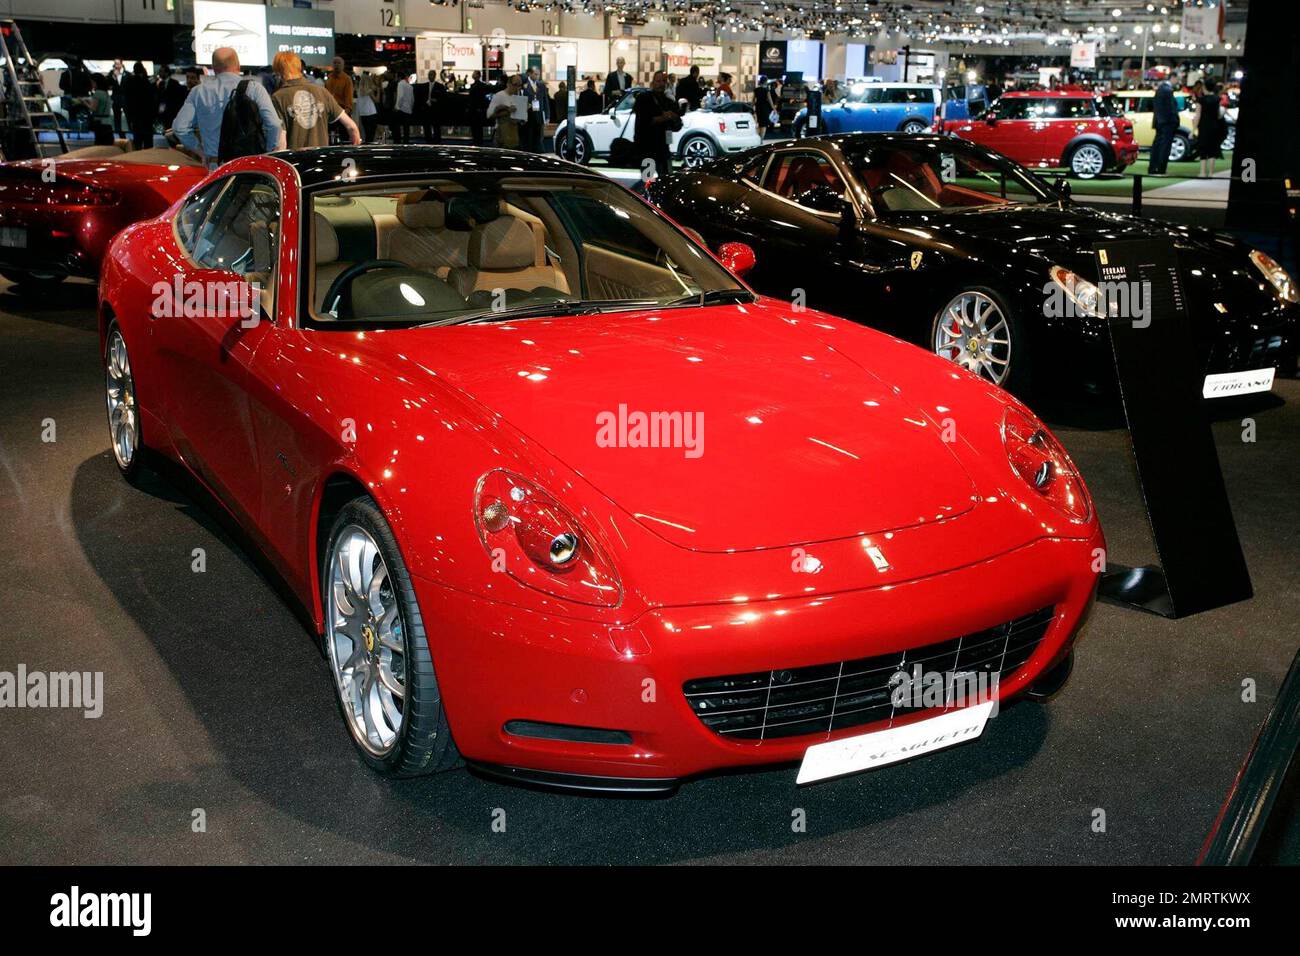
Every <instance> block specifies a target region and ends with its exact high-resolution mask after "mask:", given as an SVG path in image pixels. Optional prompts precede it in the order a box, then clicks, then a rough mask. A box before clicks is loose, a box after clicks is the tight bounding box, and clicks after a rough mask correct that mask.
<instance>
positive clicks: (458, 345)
mask: <svg viewBox="0 0 1300 956" xmlns="http://www.w3.org/2000/svg"><path fill="white" fill-rule="evenodd" d="M813 314H814V313H804V319H805V321H799V320H798V319H796V318H795V317H794V316H793V314H792V313H791V312H790V311H789V310H788V309H784V308H778V307H774V306H769V305H765V304H754V305H745V306H717V307H709V308H684V309H669V310H659V311H638V312H627V313H614V314H605V315H597V316H579V317H568V318H561V319H554V320H536V319H534V320H526V321H519V322H514V323H503V324H499V325H486V326H463V327H451V328H443V329H425V330H410V331H408V332H403V333H398V334H399V335H400V336H401V341H400V351H401V352H402V353H403V355H404V356H405V357H406V358H407V359H412V360H414V361H415V362H416V363H417V364H418V365H420V366H423V367H425V368H426V369H427V370H429V371H430V372H432V373H433V374H436V375H437V376H438V378H439V379H440V380H441V381H443V382H445V383H447V384H450V385H453V386H454V387H456V388H457V389H458V390H460V391H461V392H463V393H465V394H466V395H468V396H469V397H471V398H472V399H474V400H475V401H477V402H478V403H480V404H482V405H483V406H485V407H486V409H488V410H489V411H490V412H492V413H495V414H497V415H499V416H501V417H502V418H504V419H505V420H506V421H507V422H509V424H510V425H512V426H513V427H514V428H515V429H516V430H518V431H519V432H521V433H523V435H525V436H526V437H527V439H529V440H531V441H533V442H536V443H538V444H539V445H541V446H542V447H544V448H545V449H546V451H547V452H549V453H550V454H551V455H553V456H555V457H556V458H558V459H559V460H560V461H562V462H563V463H564V464H565V465H567V466H568V467H569V468H570V469H572V470H573V471H574V472H576V473H578V474H579V475H581V476H582V477H583V478H585V479H586V480H587V481H588V482H589V483H590V484H591V485H592V486H594V487H595V488H596V489H597V490H598V491H599V492H601V493H602V494H603V495H604V496H605V497H607V498H608V499H610V500H612V501H613V502H614V503H615V504H617V505H618V506H619V507H620V508H621V509H622V510H623V511H625V512H627V514H628V515H630V516H631V517H632V518H634V519H635V520H636V521H637V522H639V523H640V524H641V525H642V526H643V527H645V528H647V529H649V530H651V531H653V532H654V533H656V534H658V535H659V536H661V537H663V538H665V539H667V540H668V541H671V542H673V543H674V544H677V545H680V546H682V547H686V548H691V549H695V550H701V551H729V550H755V549H760V548H773V547H788V546H792V545H797V544H803V543H811V542H816V541H828V540H833V539H837V538H844V537H850V536H855V535H861V534H871V533H879V532H885V531H889V530H893V529H898V528H902V527H908V526H912V525H917V524H921V523H926V522H934V521H941V520H946V519H950V518H953V517H956V516H957V515H960V514H962V513H964V512H965V511H967V510H969V509H970V508H971V506H972V500H973V498H974V497H975V495H976V492H975V485H974V483H973V481H972V479H971V477H970V475H969V474H968V473H967V471H966V470H965V469H964V467H963V465H962V463H961V462H960V461H959V460H958V458H957V457H956V455H955V454H954V453H953V450H952V447H951V446H950V445H949V444H948V443H946V442H944V441H943V440H942V439H941V437H940V428H939V426H938V425H937V424H936V423H935V422H934V421H933V420H932V419H931V418H930V417H928V416H927V415H926V413H925V412H923V411H922V410H921V409H920V408H918V407H915V406H914V405H912V404H910V403H908V402H907V401H904V400H903V399H901V398H900V397H899V396H898V394H897V392H896V390H895V389H893V388H891V387H890V386H889V385H887V384H886V382H885V381H883V380H882V378H881V377H878V376H877V375H876V374H873V372H872V371H871V370H868V369H867V368H864V367H863V366H862V365H860V364H857V363H856V362H854V361H853V360H851V359H849V358H847V357H846V356H845V355H843V354H841V353H840V352H838V351H836V350H835V349H834V348H832V347H830V346H828V345H827V344H825V343H824V342H822V341H821V340H820V339H819V338H818V337H817V336H816V335H814V334H811V330H810V329H809V328H808V327H807V324H808V323H807V321H806V320H807V317H808V316H810V315H813ZM871 334H875V333H871ZM916 354H917V358H918V360H920V361H937V360H934V359H931V358H930V357H929V356H925V355H924V354H922V353H921V352H919V351H918V352H917V353H916ZM656 413H658V414H660V415H661V416H666V417H660V418H658V419H651V421H652V422H653V423H654V426H653V427H652V428H651V429H649V430H647V429H645V428H643V427H642V426H643V424H644V421H645V420H644V419H643V418H642V416H652V415H654V414H656ZM656 428H657V431H656V430H655V429H656ZM651 434H655V435H658V436H664V437H666V438H667V442H666V444H667V445H668V446H669V447H662V446H661V447H653V444H654V439H652V438H651V437H650V435H651ZM646 445H651V447H646Z"/></svg>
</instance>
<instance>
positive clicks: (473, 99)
mask: <svg viewBox="0 0 1300 956" xmlns="http://www.w3.org/2000/svg"><path fill="white" fill-rule="evenodd" d="M493 92H495V91H494V90H493V89H492V87H491V86H490V85H489V84H487V83H484V82H483V74H482V73H481V72H480V71H478V70H475V71H474V79H473V82H471V83H470V85H469V135H470V137H471V138H472V139H473V140H474V145H475V146H482V145H483V125H484V123H485V121H486V120H487V105H488V100H490V99H491V98H492V94H493Z"/></svg>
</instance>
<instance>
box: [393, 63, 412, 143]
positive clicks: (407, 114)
mask: <svg viewBox="0 0 1300 956" xmlns="http://www.w3.org/2000/svg"><path fill="white" fill-rule="evenodd" d="M414 113H415V88H414V87H413V86H412V85H411V74H410V73H403V74H402V75H401V76H400V77H398V78H397V82H396V85H395V86H394V88H393V121H392V123H391V124H390V125H391V126H392V131H393V142H394V143H407V142H410V136H411V120H412V119H413V117H414Z"/></svg>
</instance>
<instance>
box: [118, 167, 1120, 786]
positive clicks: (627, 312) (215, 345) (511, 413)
mask: <svg viewBox="0 0 1300 956" xmlns="http://www.w3.org/2000/svg"><path fill="white" fill-rule="evenodd" d="M746 260H749V261H751V262H752V253H751V252H750V251H749V250H748V248H747V247H743V246H742V247H736V246H732V247H730V248H723V249H721V250H719V256H718V257H717V258H715V257H714V255H712V254H711V253H710V252H709V251H708V250H707V249H706V248H704V247H702V246H700V245H698V244H697V243H696V242H695V241H693V239H692V238H691V237H690V236H689V235H688V234H687V233H685V232H683V231H682V230H681V229H679V228H678V227H677V226H675V225H674V224H673V223H671V222H670V221H669V220H668V219H666V218H664V217H663V216H662V215H661V214H659V213H658V212H656V211H655V210H654V209H653V208H651V207H650V206H648V205H647V204H646V203H644V202H643V201H642V200H640V199H639V198H637V197H636V196H634V195H633V194H631V193H630V192H629V191H627V190H625V189H623V188H622V187H620V186H617V185H615V184H614V183H612V182H610V181H609V180H608V179H605V178H603V177H601V176H599V175H596V174H593V173H590V172H588V171H586V170H584V169H582V168H580V167H577V166H574V165H571V164H569V163H565V162H563V161H561V160H559V159H555V158H551V157H542V156H531V155H523V154H518V153H513V152H507V151H500V150H485V149H472V148H454V147H395V148H373V147H371V148H365V147H363V148H351V147H346V148H344V147H340V148H331V149H323V150H313V151H302V152H297V153H280V154H273V155H270V156H261V157H249V158H245V159H240V160H236V161H234V162H231V163H228V164H226V165H225V166H223V167H222V168H221V169H220V170H218V171H217V172H215V173H213V174H212V175H211V176H210V177H208V178H207V179H206V180H205V181H204V182H203V183H202V184H201V185H199V186H198V187H197V188H195V189H194V190H193V191H192V192H191V193H190V194H189V195H188V196H187V197H185V198H184V199H183V200H182V201H180V202H178V203H176V204H175V205H174V206H173V207H172V208H171V209H170V210H168V211H167V212H166V213H165V214H163V215H162V216H160V217H158V218H156V219H153V220H151V221H148V222H142V223H139V224H137V225H134V226H131V227H129V228H128V229H127V230H126V231H125V232H123V233H122V234H121V235H120V236H119V237H118V238H117V239H116V240H115V241H114V242H113V244H112V246H111V247H110V250H109V253H108V257H107V259H106V261H105V265H104V270H103V275H102V279H101V283H100V322H101V334H102V341H103V351H104V357H105V371H106V395H107V407H108V418H109V425H110V433H111V439H112V450H113V454H114V456H115V458H116V460H117V464H118V466H119V467H120V468H121V470H122V471H123V472H124V473H125V475H126V476H127V477H128V478H131V477H133V476H134V475H136V474H137V473H138V470H139V469H140V467H141V465H142V462H143V461H144V460H145V458H144V456H143V454H142V453H143V452H145V451H146V450H148V451H150V452H153V453H155V454H160V455H162V456H165V457H166V458H169V459H173V460H174V461H175V462H178V463H180V464H181V465H183V466H184V468H186V469H188V471H189V472H190V473H192V475H193V476H194V477H195V478H196V479H197V480H198V481H199V482H201V483H202V485H203V486H205V487H206V489H207V490H208V491H210V492H211V495H212V496H213V497H215V498H216V499H217V500H218V501H219V502H221V504H222V506H223V507H224V508H226V509H228V511H229V513H230V515H231V516H232V517H233V518H234V519H235V520H236V521H238V522H239V523H240V524H241V525H242V526H243V528H244V529H246V531H247V534H248V537H249V538H250V539H251V540H252V541H253V543H254V544H255V545H256V546H257V547H258V548H259V549H261V550H263V551H264V552H265V555H266V556H267V557H268V558H269V560H270V562H271V563H272V565H273V566H274V567H275V568H276V570H277V571H278V573H279V574H280V575H281V576H282V577H283V578H284V581H285V583H287V585H288V587H289V589H290V590H291V592H292V593H293V594H294V595H296V596H297V598H298V599H299V600H300V601H301V602H302V605H303V609H304V610H305V612H306V613H307V615H308V616H309V619H310V620H311V621H313V622H314V623H315V627H316V630H317V633H318V635H319V638H320V641H321V644H322V649H323V652H324V656H325V658H326V660H327V661H328V666H329V668H330V670H331V672H332V675H333V678H334V686H335V688H336V690H337V697H338V703H339V707H340V710H341V713H342V716H343V719H344V723H345V725H346V727H347V729H348V731H349V732H350V734H351V736H352V738H353V740H354V742H355V744H356V746H357V748H358V749H359V751H360V753H361V755H362V756H363V758H364V759H365V760H366V761H367V762H368V763H369V764H370V765H371V766H373V767H374V768H376V769H377V770H380V771H382V772H387V773H391V774H395V775H406V774H416V773H423V772H429V771H434V770H439V769H443V768H447V767H450V766H452V765H454V764H456V763H457V762H458V760H459V759H461V758H463V759H464V760H465V761H467V762H469V763H470V764H471V765H475V766H477V767H479V768H481V769H484V770H486V771H488V772H491V773H495V774H497V775H500V776H506V777H511V778H515V779H524V780H529V781H533V782H541V783H545V784H551V785H557V786H566V787H577V788H586V789H595V790H605V789H628V790H634V791H637V790H639V791H662V790H666V789H671V788H672V787H674V786H676V784H677V783H678V782H679V781H681V780H682V779H683V778H686V777H689V776H691V775H695V774H700V773H704V772H707V771H711V770H717V769H720V768H728V767H737V766H742V765H757V764H771V763H782V762H790V761H798V760H802V761H803V764H802V767H801V771H800V775H799V780H800V781H801V782H802V781H809V780H817V779H823V778H827V777H834V776H839V775H841V774H845V773H850V772H854V771H857V770H862V769H868V768H870V767H874V766H879V765H881V764H884V763H889V762H891V761H894V760H900V759H904V758H906V757H909V756H914V755H917V754H920V753H924V752H926V751H928V750H933V749H937V748H939V747H944V746H948V745H950V744H955V743H961V742H963V741H967V740H971V739H973V738H975V737H977V736H978V735H979V733H980V731H981V730H982V729H983V727H984V721H985V720H986V719H987V718H988V717H989V715H990V712H991V711H992V710H993V709H994V707H995V705H996V704H997V702H998V701H999V700H1002V699H1004V698H1006V697H1008V696H1012V695H1017V694H1021V693H1024V692H1029V693H1030V694H1039V695H1041V694H1045V693H1046V692H1050V691H1051V690H1052V689H1054V687H1056V686H1058V685H1059V684H1060V683H1061V682H1062V681H1063V680H1064V678H1065V676H1066V675H1068V672H1069V667H1070V663H1071V661H1072V647H1073V643H1074V640H1075V637H1076V634H1077V633H1078V631H1079V629H1080V627H1081V626H1082V622H1083V620H1084V619H1085V616H1086V614H1087V612H1088V610H1089V609H1090V607H1091V605H1092V602H1093V600H1094V595H1095V589H1096V584H1097V578H1098V573H1097V570H1098V567H1099V561H1098V555H1099V554H1100V553H1101V552H1100V549H1102V548H1103V547H1104V543H1103V539H1102V534H1101V530H1100V528H1099V526H1098V522H1097V518H1096V515H1095V514H1094V512H1093V508H1092V504H1091V501H1090V499H1089V497H1088V493H1087V491H1086V490H1085V488H1084V485H1083V482H1082V481H1081V479H1080V477H1079V475H1078V472H1077V471H1076V469H1075V467H1074V466H1073V464H1072V463H1071V461H1070V459H1069V457H1068V456H1067V455H1066V453H1065V451H1064V450H1063V449H1062V448H1061V446H1060V445H1059V444H1058V443H1057V441H1056V439H1055V438H1054V437H1053V436H1052V435H1051V434H1050V433H1049V432H1048V431H1047V429H1046V428H1044V427H1043V425H1042V424H1041V423H1040V422H1039V421H1038V420H1037V419H1036V418H1035V417H1034V416H1033V414H1032V413H1031V412H1029V411H1028V410H1027V409H1026V408H1025V407H1024V406H1023V405H1021V404H1020V403H1019V402H1018V401H1016V400H1015V399H1014V398H1012V397H1011V396H1009V395H1008V394H1007V393H1005V392H1003V391H1001V390H1000V389H998V388H997V387H996V386H993V385H991V384H989V383H987V382H984V381H981V380H980V379H979V378H977V377H976V376H974V375H972V374H970V373H968V372H965V371H963V370H961V369H958V368H955V367H954V366H953V365H952V364H951V363H949V362H946V361H944V360H943V359H940V358H937V357H935V356H933V355H929V354H927V353H926V352H924V351H922V350H920V349H917V348H915V347H913V346H911V345H907V344H905V343H903V342H900V341H898V340H896V339H893V338H890V337H889V336H886V335H883V334H880V333H878V332H874V331H872V330H870V329H867V328H863V327H861V326H859V325H856V324H854V323H851V322H847V321H843V320H840V319H837V318H833V317H831V316H828V315H824V314H821V313H818V312H814V311H810V310H806V309H800V308H799V307H797V306H792V305H790V304H788V303H785V302H781V301H777V300H773V299H767V298H762V297H759V296H757V295H755V294H754V293H753V292H752V291H750V290H749V289H748V288H747V287H746V286H745V285H744V284H743V283H742V282H741V281H739V280H738V279H737V278H736V276H735V275H733V274H732V272H730V271H728V268H726V266H730V267H731V268H733V269H736V270H740V269H742V268H743V266H744V265H745V264H746ZM958 678H960V679H962V680H963V681H967V682H969V680H971V679H976V680H978V681H981V682H984V685H986V686H985V689H986V690H987V693H984V694H983V695H982V696H978V699H977V698H976V696H971V697H966V696H963V695H958V694H956V693H955V692H954V688H955V687H956V684H957V680H958ZM936 681H938V683H936ZM922 689H924V691H925V692H924V693H920V692H919V691H921V690H922Z"/></svg>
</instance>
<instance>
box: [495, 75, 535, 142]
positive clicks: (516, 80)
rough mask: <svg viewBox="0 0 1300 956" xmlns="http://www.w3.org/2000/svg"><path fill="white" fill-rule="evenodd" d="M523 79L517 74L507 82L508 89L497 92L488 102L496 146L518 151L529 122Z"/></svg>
mask: <svg viewBox="0 0 1300 956" xmlns="http://www.w3.org/2000/svg"><path fill="white" fill-rule="evenodd" d="M523 86H524V82H523V77H521V76H520V75H519V74H517V73H516V74H515V75H514V76H511V77H510V78H509V79H507V80H506V88H505V89H504V90H497V92H496V93H494V94H493V95H492V99H490V100H489V101H488V106H487V118H488V122H490V123H492V124H493V125H494V126H495V127H496V135H495V138H494V140H493V145H494V146H500V147H502V148H503V149H518V148H519V145H520V132H521V129H522V127H523V125H524V124H525V123H526V122H527V121H528V100H527V98H526V97H525V96H524V95H523V92H522V90H523Z"/></svg>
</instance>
